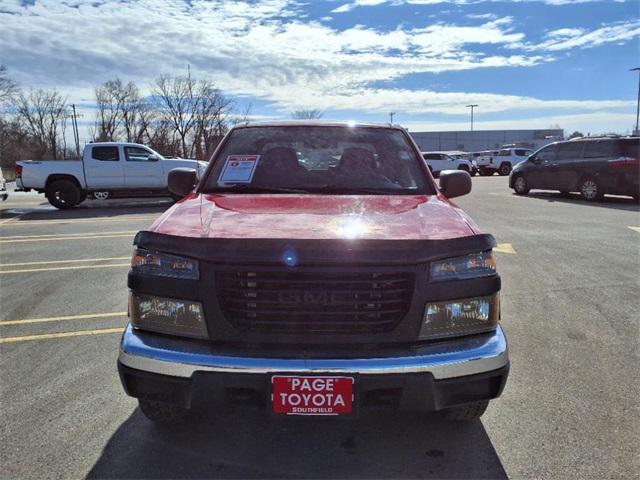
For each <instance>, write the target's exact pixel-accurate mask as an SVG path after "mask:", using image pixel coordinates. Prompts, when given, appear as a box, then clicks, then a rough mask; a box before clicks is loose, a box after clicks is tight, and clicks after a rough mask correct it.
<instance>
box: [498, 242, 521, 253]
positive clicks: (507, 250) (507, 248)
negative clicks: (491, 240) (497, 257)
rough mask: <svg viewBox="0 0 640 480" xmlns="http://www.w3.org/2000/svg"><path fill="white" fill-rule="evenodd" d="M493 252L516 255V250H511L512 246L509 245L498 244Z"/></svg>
mask: <svg viewBox="0 0 640 480" xmlns="http://www.w3.org/2000/svg"><path fill="white" fill-rule="evenodd" d="M493 251H494V252H497V253H510V254H512V255H516V254H517V252H516V250H515V249H514V248H513V245H511V244H510V243H499V244H498V246H497V247H496V248H494V249H493Z"/></svg>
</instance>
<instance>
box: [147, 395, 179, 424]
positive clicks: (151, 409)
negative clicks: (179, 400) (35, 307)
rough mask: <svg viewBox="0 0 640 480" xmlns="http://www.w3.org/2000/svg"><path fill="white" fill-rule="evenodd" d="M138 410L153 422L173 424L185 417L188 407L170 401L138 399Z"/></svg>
mask: <svg viewBox="0 0 640 480" xmlns="http://www.w3.org/2000/svg"><path fill="white" fill-rule="evenodd" d="M138 404H139V405H140V410H142V413H144V416H145V417H147V418H148V419H149V420H151V421H152V422H154V423H158V424H163V425H174V424H176V423H178V422H179V421H180V420H182V419H183V418H185V417H186V416H187V414H188V413H189V409H187V408H184V407H181V406H180V405H174V404H172V403H165V402H158V401H156V400H147V399H144V398H139V399H138Z"/></svg>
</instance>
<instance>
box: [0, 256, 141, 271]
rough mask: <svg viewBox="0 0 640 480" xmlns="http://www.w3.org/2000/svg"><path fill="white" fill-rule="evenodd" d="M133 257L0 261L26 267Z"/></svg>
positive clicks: (10, 265)
mask: <svg viewBox="0 0 640 480" xmlns="http://www.w3.org/2000/svg"><path fill="white" fill-rule="evenodd" d="M130 258H131V257H130V256H129V257H105V258H78V259H74V260H43V261H40V262H20V263H0V268H3V267H24V266H27V265H55V264H58V263H85V262H111V261H114V260H129V259H130Z"/></svg>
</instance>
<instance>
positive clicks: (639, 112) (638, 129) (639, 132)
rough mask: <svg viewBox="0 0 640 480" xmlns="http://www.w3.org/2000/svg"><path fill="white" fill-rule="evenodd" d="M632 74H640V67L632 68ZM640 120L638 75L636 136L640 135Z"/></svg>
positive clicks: (639, 80) (639, 76)
mask: <svg viewBox="0 0 640 480" xmlns="http://www.w3.org/2000/svg"><path fill="white" fill-rule="evenodd" d="M629 71H630V72H640V67H636V68H632V69H631V70H629ZM638 120H640V74H639V75H638V106H637V107H636V130H635V132H634V134H635V135H640V126H639V125H638Z"/></svg>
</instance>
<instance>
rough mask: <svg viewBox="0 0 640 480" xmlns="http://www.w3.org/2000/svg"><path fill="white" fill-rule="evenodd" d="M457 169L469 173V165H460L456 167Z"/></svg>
mask: <svg viewBox="0 0 640 480" xmlns="http://www.w3.org/2000/svg"><path fill="white" fill-rule="evenodd" d="M458 170H464V171H465V172H467V173H469V167H467V166H466V165H460V166H459V167H458Z"/></svg>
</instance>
